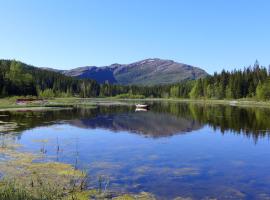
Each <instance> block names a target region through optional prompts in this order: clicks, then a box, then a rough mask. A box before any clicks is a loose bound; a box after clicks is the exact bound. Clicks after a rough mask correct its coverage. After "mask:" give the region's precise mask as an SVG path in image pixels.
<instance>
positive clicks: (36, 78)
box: [0, 60, 99, 97]
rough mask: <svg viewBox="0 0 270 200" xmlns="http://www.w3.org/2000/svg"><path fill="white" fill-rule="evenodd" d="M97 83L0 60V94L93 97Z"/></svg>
mask: <svg viewBox="0 0 270 200" xmlns="http://www.w3.org/2000/svg"><path fill="white" fill-rule="evenodd" d="M98 91H99V85H98V84H97V83H96V81H93V80H78V79H75V78H71V77H67V76H65V75H62V74H60V73H57V72H52V71H47V70H42V69H40V68H36V67H33V66H30V65H27V64H24V63H22V62H18V61H14V60H12V61H11V60H0V95H1V96H2V97H5V96H13V95H34V96H36V95H38V96H46V97H52V96H74V95H79V96H81V97H94V96H97V95H98Z"/></svg>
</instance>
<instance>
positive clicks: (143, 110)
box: [135, 108, 148, 112]
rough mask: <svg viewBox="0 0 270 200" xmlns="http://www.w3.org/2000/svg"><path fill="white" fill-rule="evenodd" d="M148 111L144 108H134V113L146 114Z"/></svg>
mask: <svg viewBox="0 0 270 200" xmlns="http://www.w3.org/2000/svg"><path fill="white" fill-rule="evenodd" d="M147 111H148V110H147V109H145V108H136V109H135V112H147Z"/></svg>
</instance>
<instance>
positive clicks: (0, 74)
mask: <svg viewBox="0 0 270 200" xmlns="http://www.w3.org/2000/svg"><path fill="white" fill-rule="evenodd" d="M14 95H18V96H19V95H22V96H26V95H33V96H39V97H69V96H79V97H83V98H85V97H113V96H117V95H121V96H124V97H127V98H128V97H129V96H131V97H133V96H138V97H150V98H196V99H197V98H205V99H239V98H256V99H259V100H269V99H270V76H269V71H267V69H266V68H265V67H262V66H260V65H259V63H258V62H257V61H256V62H255V64H254V66H252V67H248V68H245V69H244V70H234V71H231V72H229V71H225V70H223V71H222V72H221V73H220V74H217V73H215V74H214V75H213V76H207V77H205V78H202V79H198V80H189V81H183V82H180V83H176V84H171V85H156V86H142V85H129V86H123V85H114V84H109V83H104V84H98V83H97V82H96V81H94V80H89V79H83V80H81V79H76V78H72V77H68V76H65V75H63V74H61V73H57V72H54V71H49V70H44V69H40V68H36V67H33V66H30V65H27V64H24V63H22V62H18V61H15V60H0V96H1V97H6V96H14Z"/></svg>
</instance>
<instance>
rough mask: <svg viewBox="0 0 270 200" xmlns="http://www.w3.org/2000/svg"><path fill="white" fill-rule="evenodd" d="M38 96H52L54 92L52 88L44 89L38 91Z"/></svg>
mask: <svg viewBox="0 0 270 200" xmlns="http://www.w3.org/2000/svg"><path fill="white" fill-rule="evenodd" d="M38 96H39V97H41V98H53V97H55V94H54V92H53V90H52V89H45V90H44V91H40V92H39V94H38Z"/></svg>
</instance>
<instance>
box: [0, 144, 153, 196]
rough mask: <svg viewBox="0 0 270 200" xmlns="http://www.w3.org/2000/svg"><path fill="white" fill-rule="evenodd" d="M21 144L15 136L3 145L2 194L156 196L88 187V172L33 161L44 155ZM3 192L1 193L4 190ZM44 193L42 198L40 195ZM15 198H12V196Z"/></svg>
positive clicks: (0, 155) (0, 149)
mask: <svg viewBox="0 0 270 200" xmlns="http://www.w3.org/2000/svg"><path fill="white" fill-rule="evenodd" d="M18 147H19V145H18V144H16V143H15V142H14V141H13V142H12V140H5V144H4V145H2V146H0V158H1V157H4V158H5V159H0V175H2V178H1V179H0V196H1V194H2V193H3V191H4V192H5V191H6V190H7V191H8V190H9V191H10V189H5V188H9V185H12V187H11V188H12V190H11V191H14V190H17V191H24V192H25V193H26V194H28V195H30V196H31V198H29V199H46V200H58V199H59V200H89V199H100V200H101V199H114V200H129V199H131V200H133V199H136V200H154V199H155V198H154V196H153V195H152V194H150V193H145V192H142V193H140V194H136V195H128V194H125V195H121V196H118V197H112V195H111V194H110V193H109V192H106V191H105V192H103V191H100V189H99V190H95V189H91V190H88V189H87V178H88V177H87V174H86V173H84V172H83V171H80V170H76V169H75V168H74V167H73V166H72V165H69V164H65V163H60V162H44V163H43V162H42V163H40V162H34V160H35V159H38V158H39V157H40V156H41V155H35V154H32V153H27V152H19V151H18V150H17V148H18ZM1 192H2V193H1ZM41 197H42V198H41ZM11 199H12V198H11Z"/></svg>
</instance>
